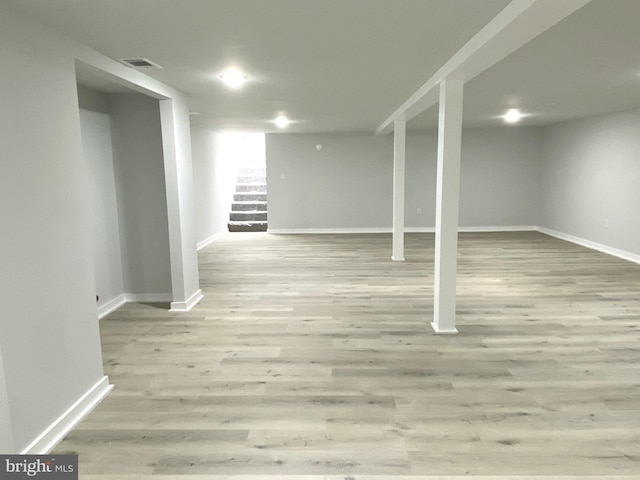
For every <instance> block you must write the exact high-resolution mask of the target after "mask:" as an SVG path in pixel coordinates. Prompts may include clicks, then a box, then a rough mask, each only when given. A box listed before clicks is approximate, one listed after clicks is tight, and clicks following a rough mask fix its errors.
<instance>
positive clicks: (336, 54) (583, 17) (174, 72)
mask: <svg viewBox="0 0 640 480" xmlns="http://www.w3.org/2000/svg"><path fill="white" fill-rule="evenodd" d="M0 1H4V2H5V3H10V4H12V5H13V6H14V7H15V8H16V9H18V10H21V11H23V12H24V13H26V14H27V15H29V16H32V17H34V18H35V19H37V20H38V21H40V22H42V23H44V24H46V25H48V26H50V27H52V28H54V29H55V30H58V31H61V32H63V33H65V34H67V35H69V36H70V37H72V38H74V39H76V40H78V41H80V42H82V43H85V44H87V45H89V46H91V47H93V48H94V49H96V50H98V51H100V52H102V53H104V54H105V55H107V56H110V57H112V58H125V57H146V58H149V59H150V60H152V61H154V62H156V63H159V64H160V65H162V66H163V67H164V68H163V69H162V70H150V71H148V72H147V73H148V74H149V75H150V76H152V77H154V78H157V79H158V80H160V81H163V82H165V83H167V84H168V85H171V86H173V87H175V88H177V89H179V90H181V91H183V92H185V93H186V94H187V95H188V96H189V99H190V107H191V109H192V110H195V111H198V112H200V113H201V115H199V116H197V117H192V123H193V124H194V125H195V126H200V127H207V128H223V127H225V128H246V129H254V130H259V131H274V130H276V128H275V127H274V126H273V125H272V124H271V123H270V120H271V119H273V118H274V117H275V116H276V115H277V114H278V113H279V112H283V113H285V114H287V115H288V116H289V117H290V118H291V119H292V120H293V121H294V122H295V123H293V124H292V125H291V126H290V127H289V128H288V131H294V132H326V131H374V130H375V129H376V127H378V126H379V125H380V124H381V123H382V122H383V121H384V120H385V119H386V118H387V117H388V116H389V114H391V113H392V112H393V111H394V110H395V109H396V108H397V107H398V106H399V105H400V104H401V103H402V102H404V101H405V100H406V99H407V98H408V97H409V96H410V95H411V94H412V93H413V92H414V91H415V90H416V89H417V88H418V87H419V86H421V85H422V84H423V83H424V82H425V81H426V80H428V79H429V78H430V77H431V75H432V74H433V73H434V72H435V71H436V70H437V69H438V68H439V67H440V66H441V65H442V64H443V63H444V62H446V61H447V60H448V59H449V58H450V57H451V56H452V55H453V54H454V53H455V52H456V51H457V50H458V49H459V48H460V47H462V45H464V43H466V41H468V40H469V39H470V38H471V37H472V36H473V35H474V34H475V33H476V32H477V31H478V30H479V29H480V28H482V27H483V26H484V25H485V24H486V23H487V22H488V21H489V20H491V19H492V18H493V17H494V16H495V15H496V14H497V13H498V12H499V11H500V10H502V8H504V7H505V6H506V5H507V4H508V3H509V1H508V0H268V1H267V0H108V1H107V0H0ZM543 1H560V0H543ZM638 18H640V0H593V1H592V2H591V3H589V4H587V5H586V6H585V7H584V8H582V9H581V10H578V11H577V12H576V13H574V14H573V15H571V16H570V17H568V18H567V19H565V20H563V21H562V22H560V23H559V24H557V25H556V26H554V27H552V28H551V29H550V30H549V31H547V32H545V33H543V34H542V35H541V36H540V37H538V38H536V39H534V40H533V41H532V42H530V43H529V44H528V45H526V46H525V47H523V48H522V49H520V50H519V51H517V52H515V53H514V54H512V55H511V56H509V57H507V58H506V59H505V60H503V61H502V62H500V63H499V64H497V65H496V66H494V67H492V68H491V69H490V70H488V71H486V72H485V73H483V74H481V75H480V76H478V77H476V78H475V79H473V80H471V81H470V82H469V83H468V84H467V88H466V89H465V122H466V123H467V124H468V125H490V124H496V123H497V122H499V119H498V118H497V116H498V115H499V114H501V113H503V111H504V110H505V108H507V107H513V106H518V107H521V108H522V109H524V110H525V111H527V112H530V113H531V116H529V117H527V118H526V119H525V120H524V122H523V124H525V125H526V124H530V125H532V124H536V125H542V124H548V123H553V122H557V121H561V120H565V119H569V118H578V117H583V116H588V115H594V114H599V113H608V112H611V111H619V110H624V109H629V108H634V107H640V77H639V76H638V75H639V74H640V35H639V34H638V26H637V25H638ZM230 64H235V65H238V66H241V67H242V68H243V69H244V70H245V71H246V72H247V74H248V75H249V77H250V82H249V83H248V84H247V85H246V86H245V87H244V88H243V89H242V90H241V91H239V92H232V91H228V90H226V89H225V88H224V87H223V86H222V85H221V83H220V82H219V80H218V78H217V75H218V74H219V73H220V72H221V70H222V69H223V68H224V67H225V66H227V65H230ZM80 80H81V81H82V82H83V83H86V84H92V85H94V86H95V87H97V88H102V89H108V87H107V86H105V85H104V82H103V83H102V84H101V83H100V82H98V81H96V79H95V78H92V77H91V76H85V77H83V78H81V79H80ZM435 122H436V113H435V109H431V110H430V111H427V112H425V114H423V115H421V116H419V117H418V118H416V119H415V120H413V121H412V122H411V123H410V125H409V127H410V128H425V127H433V126H434V125H435Z"/></svg>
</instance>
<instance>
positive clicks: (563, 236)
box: [537, 227, 640, 264]
mask: <svg viewBox="0 0 640 480" xmlns="http://www.w3.org/2000/svg"><path fill="white" fill-rule="evenodd" d="M537 230H538V231H539V232H540V233H544V234H545V235H549V236H552V237H556V238H559V239H560V240H565V241H567V242H571V243H575V244H576V245H581V246H583V247H587V248H590V249H592V250H597V251H599V252H602V253H607V254H609V255H613V256H614V257H618V258H622V259H623V260H628V261H630V262H633V263H637V264H640V255H636V254H634V253H631V252H627V251H624V250H619V249H617V248H613V247H609V246H607V245H603V244H601V243H597V242H592V241H591V240H585V239H584V238H580V237H576V236H574V235H569V234H568V233H562V232H558V231H556V230H552V229H550V228H546V227H538V228H537Z"/></svg>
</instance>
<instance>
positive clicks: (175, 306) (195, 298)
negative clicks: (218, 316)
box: [169, 290, 204, 312]
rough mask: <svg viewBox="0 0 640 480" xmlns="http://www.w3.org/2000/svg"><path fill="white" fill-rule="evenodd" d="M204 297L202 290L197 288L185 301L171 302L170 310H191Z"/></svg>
mask: <svg viewBox="0 0 640 480" xmlns="http://www.w3.org/2000/svg"><path fill="white" fill-rule="evenodd" d="M203 298H204V295H203V294H202V290H198V291H197V292H195V293H194V294H193V295H191V296H190V297H189V298H188V299H187V301H186V302H171V308H170V309H169V311H170V312H188V311H189V310H191V309H192V308H193V307H194V306H195V305H196V304H197V303H198V302H199V301H200V300H202V299H203Z"/></svg>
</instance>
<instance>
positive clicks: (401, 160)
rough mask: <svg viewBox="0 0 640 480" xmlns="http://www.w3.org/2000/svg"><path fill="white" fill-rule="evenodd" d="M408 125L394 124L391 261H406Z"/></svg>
mask: <svg viewBox="0 0 640 480" xmlns="http://www.w3.org/2000/svg"><path fill="white" fill-rule="evenodd" d="M406 137H407V123H406V122H405V120H404V119H401V120H395V121H394V122H393V253H392V256H391V260H393V261H395V262H403V261H404V187H405V173H404V172H405V151H406V147H405V145H406Z"/></svg>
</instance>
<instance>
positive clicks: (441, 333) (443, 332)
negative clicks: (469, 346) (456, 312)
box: [431, 322, 458, 335]
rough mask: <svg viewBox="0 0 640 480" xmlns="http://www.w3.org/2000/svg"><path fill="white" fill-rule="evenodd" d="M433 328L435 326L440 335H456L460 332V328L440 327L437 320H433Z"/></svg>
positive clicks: (435, 330) (434, 328)
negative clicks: (442, 328) (446, 328)
mask: <svg viewBox="0 0 640 480" xmlns="http://www.w3.org/2000/svg"><path fill="white" fill-rule="evenodd" d="M431 328H433V331H434V332H436V333H437V334H438V335H455V334H456V333H458V330H457V329H455V328H454V329H451V330H441V329H440V327H438V325H436V322H431Z"/></svg>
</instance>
